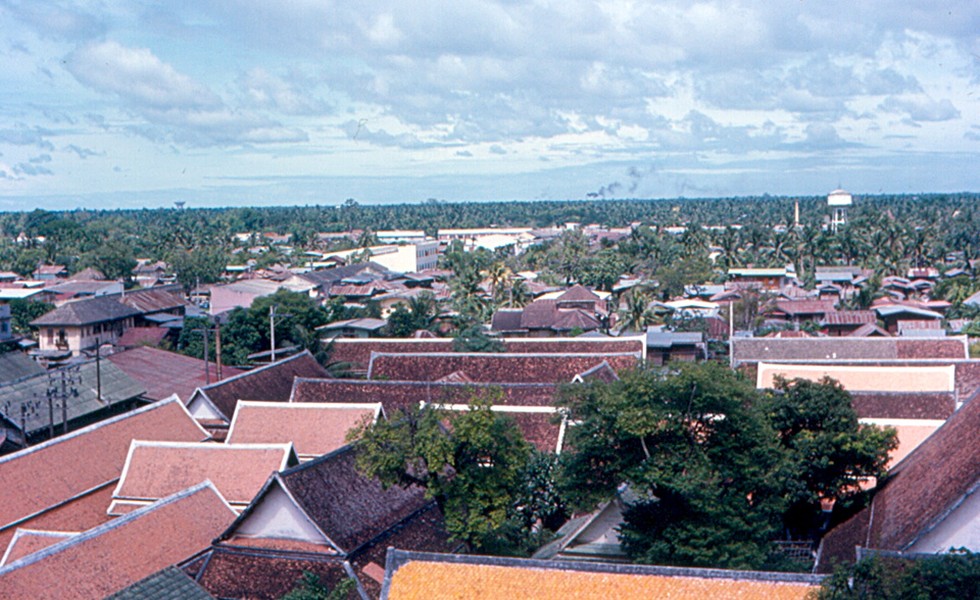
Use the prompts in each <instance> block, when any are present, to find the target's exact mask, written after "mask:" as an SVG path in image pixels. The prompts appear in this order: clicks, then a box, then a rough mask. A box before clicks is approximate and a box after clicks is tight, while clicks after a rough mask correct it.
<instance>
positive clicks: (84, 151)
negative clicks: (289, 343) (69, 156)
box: [64, 144, 105, 160]
mask: <svg viewBox="0 0 980 600" xmlns="http://www.w3.org/2000/svg"><path fill="white" fill-rule="evenodd" d="M64 149H65V150H67V151H69V152H74V153H75V155H76V156H78V158H80V159H82V160H85V159H86V158H89V157H90V156H104V155H105V153H104V152H96V151H95V150H90V149H88V148H82V147H81V146H76V145H75V144H69V145H67V146H65V147H64Z"/></svg>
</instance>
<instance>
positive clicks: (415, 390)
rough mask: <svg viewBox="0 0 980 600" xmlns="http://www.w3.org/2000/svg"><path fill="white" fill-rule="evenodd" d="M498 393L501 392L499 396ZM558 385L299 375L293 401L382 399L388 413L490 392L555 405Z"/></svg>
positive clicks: (509, 401)
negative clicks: (322, 377)
mask: <svg viewBox="0 0 980 600" xmlns="http://www.w3.org/2000/svg"><path fill="white" fill-rule="evenodd" d="M497 393H499V394H500V396H499V397H496V394H497ZM557 394H558V386H556V385H554V384H550V383H503V384H498V383H456V382H434V381H365V380H360V379H300V378H297V379H296V382H295V384H294V386H293V394H292V397H291V402H354V403H363V402H381V404H382V405H383V406H384V410H385V414H387V415H389V416H390V415H392V414H393V413H394V411H396V410H403V409H405V408H407V407H409V406H418V405H419V403H420V402H435V403H441V404H467V403H469V402H470V400H472V399H473V398H474V396H478V395H479V396H486V395H490V396H492V397H494V403H495V404H506V405H516V406H552V405H553V404H554V402H555V398H556V397H557Z"/></svg>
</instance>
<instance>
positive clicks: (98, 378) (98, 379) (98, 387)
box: [95, 338, 102, 404]
mask: <svg viewBox="0 0 980 600" xmlns="http://www.w3.org/2000/svg"><path fill="white" fill-rule="evenodd" d="M101 350H102V342H100V341H99V338H95V393H96V395H97V397H98V400H99V403H100V404H101V403H102V356H101Z"/></svg>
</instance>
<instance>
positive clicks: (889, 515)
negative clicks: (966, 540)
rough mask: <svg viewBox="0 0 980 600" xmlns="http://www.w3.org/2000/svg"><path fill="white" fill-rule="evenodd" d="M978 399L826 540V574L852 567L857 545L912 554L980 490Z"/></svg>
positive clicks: (899, 467)
mask: <svg viewBox="0 0 980 600" xmlns="http://www.w3.org/2000/svg"><path fill="white" fill-rule="evenodd" d="M978 398H980V396H974V397H973V398H972V399H970V400H968V401H967V402H965V403H964V404H963V406H962V407H961V408H960V409H959V410H958V411H956V412H955V413H954V414H953V416H951V417H950V418H949V419H948V420H947V421H946V423H945V424H943V426H942V427H940V428H939V429H937V430H936V432H935V433H934V434H932V435H931V436H930V437H929V438H928V439H926V441H924V442H922V444H920V445H919V446H918V447H917V448H916V449H915V450H913V451H912V453H911V454H909V455H908V456H906V457H905V459H904V460H903V461H902V462H900V463H899V464H898V465H896V466H895V468H893V469H892V470H891V476H890V477H889V479H888V480H887V481H885V483H884V484H882V485H881V486H880V487H879V488H878V489H877V490H876V492H875V495H874V498H873V499H872V502H871V505H870V506H868V507H866V508H864V509H863V510H862V511H860V512H859V513H858V514H856V515H855V516H854V517H852V518H851V519H850V520H848V521H845V522H844V523H842V524H840V525H838V526H837V527H835V528H834V529H832V530H831V531H830V532H829V533H828V534H827V535H826V536H825V537H824V541H823V543H822V545H821V551H820V557H819V563H818V568H819V569H820V570H821V571H822V572H827V571H828V570H829V569H830V568H832V565H833V564H834V563H835V562H841V561H846V562H853V561H854V546H856V545H860V546H863V547H866V548H878V549H883V550H899V551H901V550H906V549H908V548H909V547H910V546H911V545H912V544H914V543H915V542H916V541H917V540H919V539H920V538H921V537H922V536H923V535H924V534H925V533H927V532H928V531H930V530H931V529H932V528H934V527H935V526H936V525H938V524H939V523H940V522H942V520H943V519H944V518H945V517H946V516H947V515H948V512H949V511H951V510H952V509H953V508H955V507H956V506H957V505H959V503H960V502H962V501H963V499H964V498H965V497H966V496H967V494H969V493H970V492H971V490H975V489H976V487H977V485H978V484H980V472H978V470H977V465H980V444H977V443H975V442H976V439H975V438H976V432H977V431H978V430H980V400H978ZM927 551H928V552H933V551H934V550H932V549H929V550H927Z"/></svg>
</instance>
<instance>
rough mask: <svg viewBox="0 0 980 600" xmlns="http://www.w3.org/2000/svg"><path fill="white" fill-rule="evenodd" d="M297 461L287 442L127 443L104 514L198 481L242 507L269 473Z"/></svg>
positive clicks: (119, 511)
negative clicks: (125, 454)
mask: <svg viewBox="0 0 980 600" xmlns="http://www.w3.org/2000/svg"><path fill="white" fill-rule="evenodd" d="M297 463H298V461H297V460H296V456H295V454H294V452H293V449H292V446H291V445H290V444H215V443H189V442H143V441H139V440H133V443H132V445H130V447H129V455H128V456H127V457H126V465H125V467H124V468H123V473H122V477H120V479H119V484H118V485H117V486H116V489H115V491H113V493H112V505H111V506H110V507H109V511H108V512H109V514H116V515H118V514H125V513H128V512H131V511H132V510H134V509H136V508H139V507H140V506H143V505H146V504H149V503H150V502H154V501H156V500H159V499H160V498H163V497H165V496H169V495H170V494H173V493H176V492H177V491H180V490H182V489H186V488H188V487H190V486H192V485H194V484H195V482H201V481H204V480H210V481H211V482H212V483H213V484H214V486H215V487H216V488H217V489H218V491H220V492H221V495H222V496H223V497H224V498H225V500H227V501H228V502H229V503H230V504H232V505H246V504H248V503H249V502H251V501H252V498H254V497H255V494H257V493H258V492H259V490H261V489H262V485H263V484H264V483H265V482H266V480H267V479H268V478H269V475H270V474H271V473H274V472H276V471H281V470H282V469H285V468H287V467H289V466H293V465H296V464H297Z"/></svg>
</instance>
